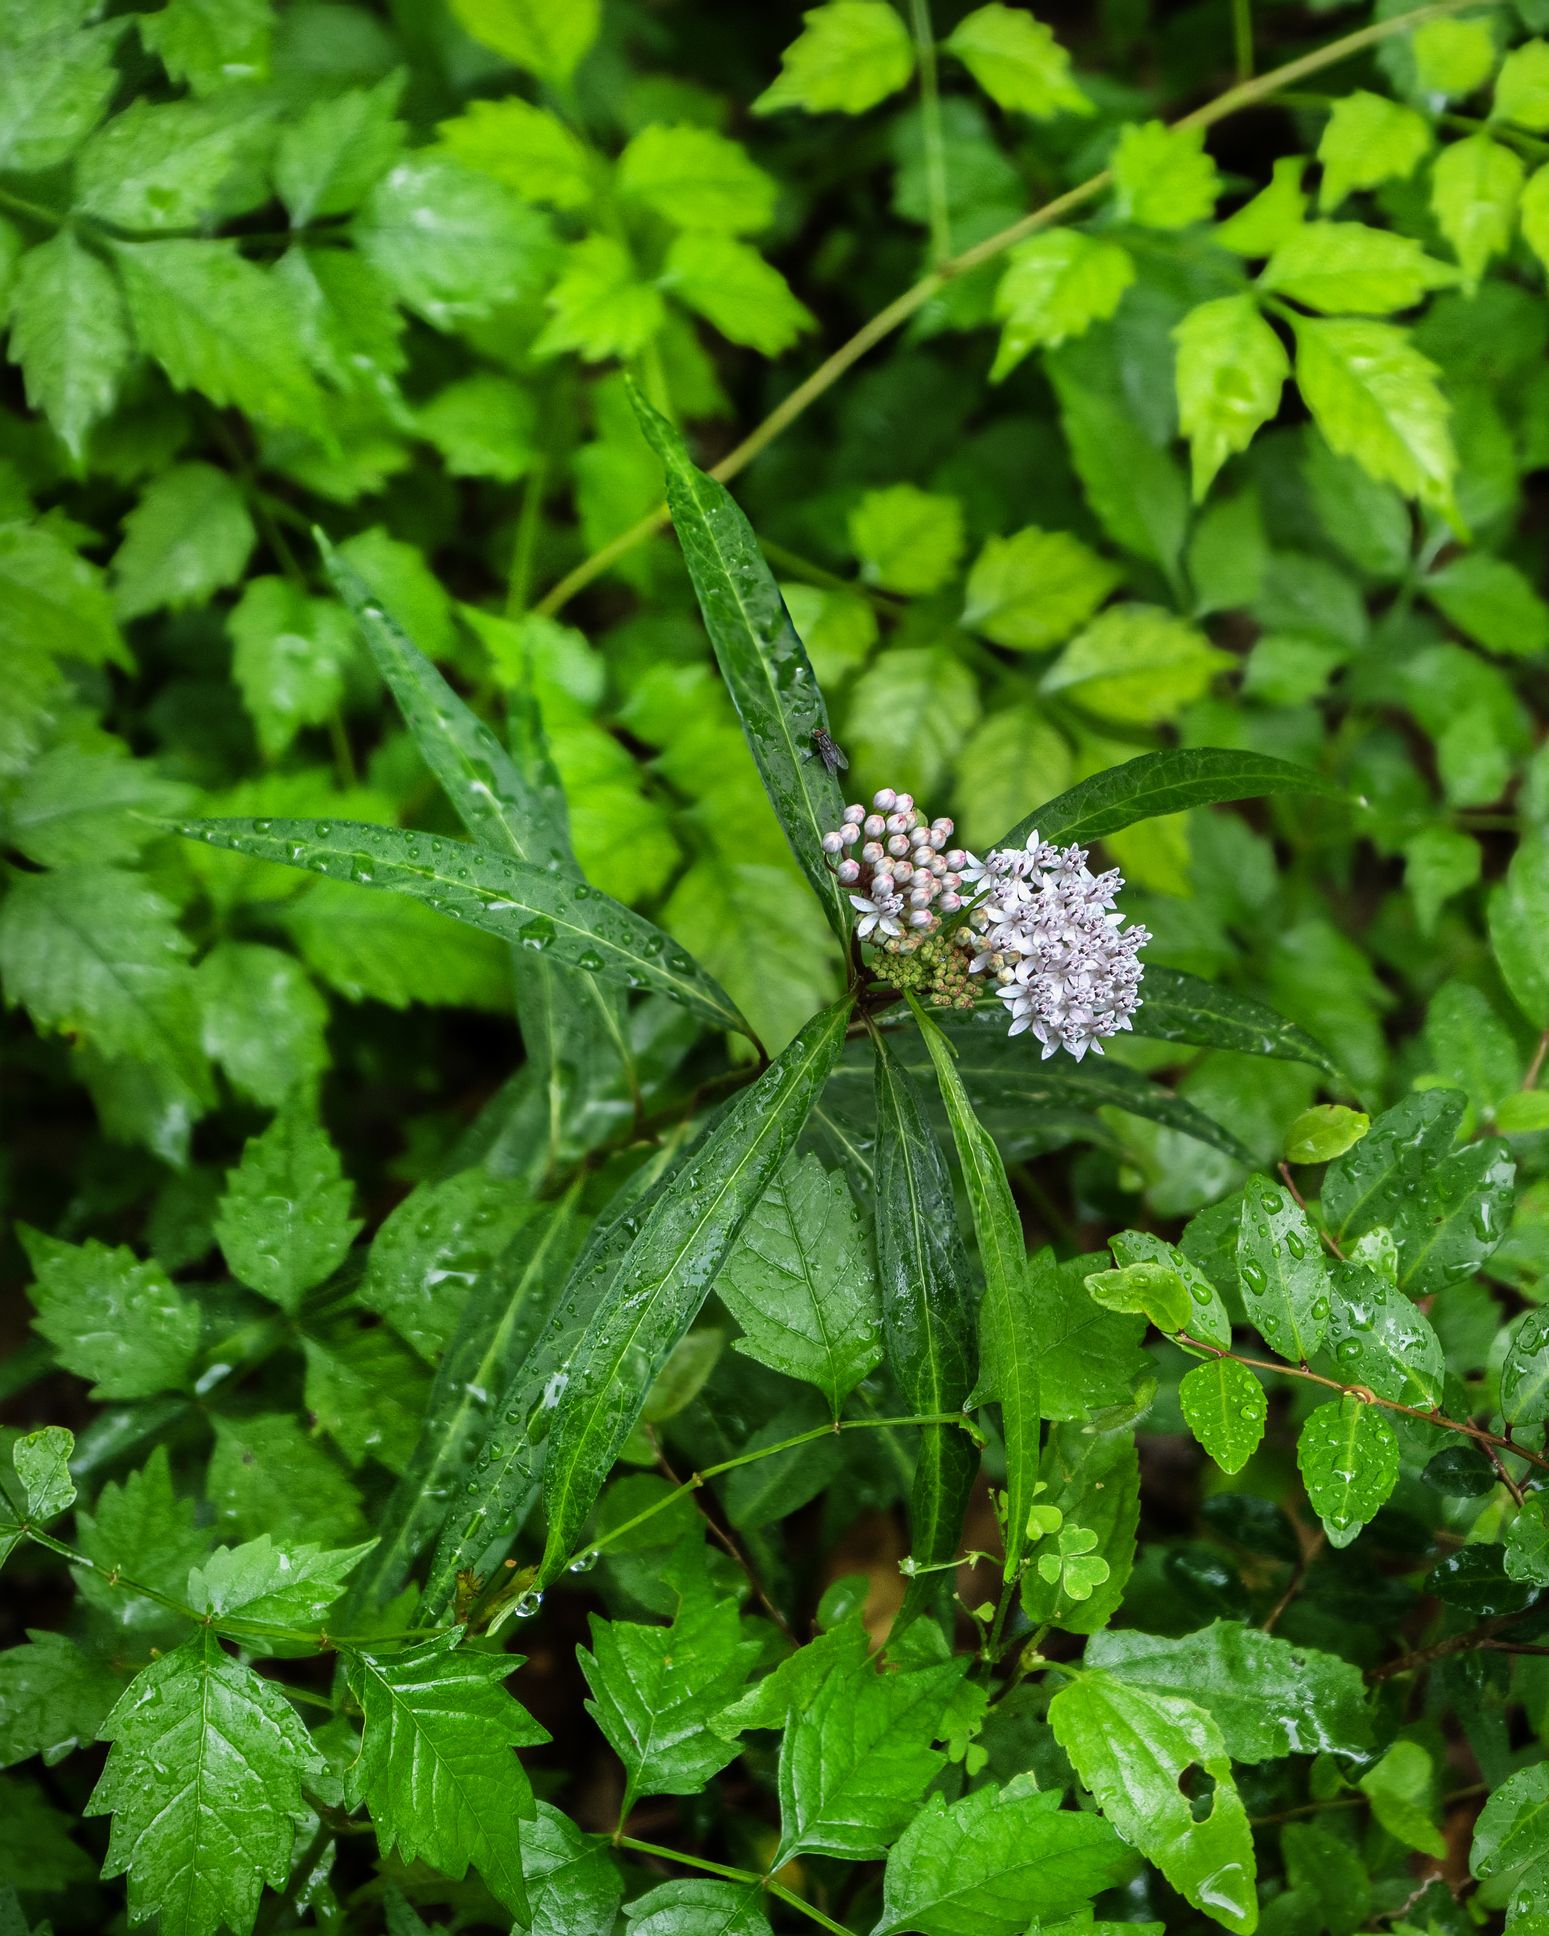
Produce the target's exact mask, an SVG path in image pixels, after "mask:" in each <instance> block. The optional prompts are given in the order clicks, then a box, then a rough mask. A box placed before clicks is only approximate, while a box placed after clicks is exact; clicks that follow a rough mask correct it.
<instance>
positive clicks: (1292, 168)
mask: <svg viewBox="0 0 1549 1936" xmlns="http://www.w3.org/2000/svg"><path fill="white" fill-rule="evenodd" d="M1306 172H1307V162H1306V158H1305V157H1304V156H1302V155H1279V156H1277V157H1276V159H1275V161H1274V162H1273V163H1272V164H1271V167H1270V174H1269V186H1268V187H1267V188H1261V189H1260V190H1259V192H1258V194H1256V195H1254V196H1251V197H1250V198H1249V199H1248V200H1247V201H1246V202H1244V203H1243V205H1242V207H1241V208H1239V209H1238V210H1237V211H1236V212H1235V214H1232V215H1228V216H1227V218H1226V220H1225V221H1224V222H1218V223H1217V224H1216V228H1215V241H1216V242H1217V243H1218V244H1219V246H1220V247H1221V248H1223V249H1230V250H1231V251H1232V253H1233V255H1242V256H1265V255H1273V253H1274V252H1275V250H1276V249H1277V248H1279V246H1280V244H1281V243H1282V242H1283V241H1284V240H1285V239H1286V237H1287V236H1288V235H1290V234H1292V233H1293V232H1294V231H1295V230H1296V229H1298V228H1300V227H1301V225H1302V222H1303V220H1304V219H1305V217H1306V214H1307V192H1306V190H1305V189H1304V188H1303V187H1302V176H1303V175H1305V174H1306Z"/></svg>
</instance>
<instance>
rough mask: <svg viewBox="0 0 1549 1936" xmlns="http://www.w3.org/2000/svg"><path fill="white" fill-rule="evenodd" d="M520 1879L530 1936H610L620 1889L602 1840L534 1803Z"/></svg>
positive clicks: (524, 1839)
mask: <svg viewBox="0 0 1549 1936" xmlns="http://www.w3.org/2000/svg"><path fill="white" fill-rule="evenodd" d="M522 1874H523V1876H524V1877H525V1878H526V1881H527V1901H528V1907H529V1909H530V1910H531V1913H532V1936H613V1932H614V1928H615V1926H616V1924H617V1921H618V1907H619V1898H620V1896H621V1895H622V1894H623V1892H624V1884H623V1880H622V1878H621V1877H620V1875H619V1872H618V1869H617V1868H616V1867H615V1865H614V1862H613V1859H612V1853H611V1851H610V1849H609V1847H608V1844H607V1841H606V1838H604V1837H603V1836H600V1835H583V1834H582V1833H581V1831H580V1829H578V1828H577V1827H576V1825H575V1823H574V1822H572V1821H571V1820H570V1818H569V1817H568V1816H566V1815H562V1814H561V1813H560V1812H559V1810H558V1809H557V1808H553V1807H551V1806H550V1805H549V1803H548V1802H539V1803H538V1812H537V1814H536V1815H535V1816H534V1818H533V1819H532V1821H530V1822H524V1823H523V1824H522ZM640 1900H644V1898H641V1899H640Z"/></svg>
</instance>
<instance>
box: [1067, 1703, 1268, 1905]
mask: <svg viewBox="0 0 1549 1936" xmlns="http://www.w3.org/2000/svg"><path fill="white" fill-rule="evenodd" d="M1049 1725H1050V1726H1051V1727H1052V1728H1053V1730H1054V1735H1055V1739H1056V1740H1057V1741H1058V1742H1059V1744H1060V1746H1061V1747H1062V1748H1063V1749H1064V1750H1065V1752H1066V1753H1067V1754H1068V1755H1069V1756H1070V1758H1071V1760H1072V1761H1073V1762H1074V1763H1075V1768H1076V1773H1077V1774H1078V1775H1079V1776H1080V1777H1081V1780H1082V1782H1083V1784H1084V1785H1085V1786H1086V1787H1087V1788H1088V1789H1089V1790H1090V1791H1091V1793H1092V1795H1093V1796H1094V1797H1095V1798H1096V1800H1097V1803H1098V1806H1099V1807H1100V1808H1101V1809H1102V1811H1103V1813H1104V1814H1105V1815H1106V1816H1107V1817H1108V1820H1109V1821H1110V1822H1111V1823H1112V1824H1113V1826H1114V1827H1115V1828H1116V1829H1117V1830H1118V1832H1119V1833H1120V1835H1122V1836H1123V1837H1124V1839H1125V1841H1126V1842H1129V1843H1130V1844H1131V1845H1132V1846H1133V1847H1135V1848H1137V1849H1139V1850H1140V1852H1141V1854H1142V1855H1144V1856H1145V1857H1146V1858H1147V1860H1148V1861H1151V1862H1154V1863H1155V1864H1156V1866H1157V1867H1158V1868H1159V1869H1160V1870H1161V1872H1162V1874H1163V1875H1164V1876H1166V1878H1167V1880H1168V1881H1169V1882H1170V1883H1171V1884H1172V1885H1173V1887H1174V1888H1175V1889H1176V1890H1177V1891H1178V1893H1179V1894H1180V1895H1182V1896H1183V1897H1185V1898H1186V1899H1187V1900H1188V1901H1189V1902H1191V1903H1192V1904H1193V1905H1194V1907H1195V1908H1196V1909H1200V1910H1202V1911H1203V1912H1204V1913H1205V1914H1206V1915H1207V1916H1209V1917H1211V1918H1212V1920H1213V1921H1215V1922H1218V1923H1220V1924H1222V1925H1223V1926H1224V1927H1225V1928H1227V1929H1230V1930H1236V1931H1239V1932H1241V1936H1252V1931H1253V1930H1254V1929H1256V1928H1257V1927H1258V1902H1257V1897H1256V1892H1255V1880H1256V1874H1257V1866H1256V1863H1255V1860H1254V1853H1253V1835H1252V1831H1251V1830H1250V1828H1249V1827H1248V1817H1247V1814H1246V1812H1245V1810H1244V1808H1243V1805H1242V1799H1241V1797H1240V1796H1239V1794H1238V1792H1237V1784H1236V1783H1235V1782H1234V1781H1233V1779H1232V1767H1231V1762H1230V1760H1229V1759H1228V1757H1227V1751H1226V1743H1225V1742H1224V1741H1223V1739H1222V1737H1221V1731H1220V1729H1219V1728H1218V1727H1217V1726H1216V1723H1215V1722H1214V1720H1212V1718H1211V1717H1210V1715H1209V1714H1208V1713H1207V1712H1206V1711H1205V1709H1204V1708H1202V1707H1199V1706H1197V1705H1196V1704H1195V1703H1194V1702H1193V1701H1190V1700H1185V1699H1184V1698H1183V1697H1182V1696H1180V1695H1177V1694H1160V1693H1155V1692H1152V1691H1151V1690H1150V1689H1142V1688H1138V1687H1129V1686H1126V1685H1125V1684H1124V1683H1123V1682H1122V1681H1119V1680H1116V1679H1114V1678H1113V1676H1112V1675H1110V1674H1106V1673H1102V1672H1099V1671H1095V1670H1094V1671H1092V1672H1086V1673H1083V1674H1082V1675H1081V1678H1080V1679H1079V1680H1077V1681H1074V1682H1072V1683H1071V1684H1069V1685H1068V1686H1065V1687H1062V1688H1061V1689H1060V1690H1059V1692H1058V1693H1057V1694H1056V1695H1055V1697H1054V1699H1053V1700H1052V1701H1051V1702H1050V1703H1049ZM1196 1766H1198V1767H1200V1768H1202V1769H1203V1770H1204V1772H1205V1774H1206V1775H1208V1776H1209V1777H1210V1780H1211V1782H1212V1784H1213V1786H1212V1788H1211V1789H1210V1791H1209V1804H1208V1807H1206V1806H1205V1805H1204V1803H1203V1801H1202V1800H1201V1801H1197V1802H1194V1803H1192V1804H1191V1801H1190V1797H1189V1795H1188V1794H1186V1793H1185V1792H1184V1791H1183V1789H1182V1787H1181V1785H1180V1784H1181V1781H1182V1778H1183V1776H1184V1775H1185V1773H1186V1771H1187V1770H1189V1769H1191V1768H1193V1767H1196ZM1196 1816H1197V1819H1196Z"/></svg>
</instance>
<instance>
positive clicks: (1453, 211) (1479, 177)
mask: <svg viewBox="0 0 1549 1936" xmlns="http://www.w3.org/2000/svg"><path fill="white" fill-rule="evenodd" d="M1458 24H1461V23H1458ZM1526 178H1527V169H1526V167H1525V166H1524V164H1523V162H1522V160H1521V158H1520V157H1519V156H1518V155H1516V154H1514V153H1513V152H1512V150H1511V149H1510V148H1505V147H1502V145H1501V144H1500V142H1498V141H1491V140H1490V138H1489V137H1488V135H1483V134H1477V135H1470V136H1469V137H1468V139H1467V140H1466V141H1454V142H1451V143H1450V144H1449V145H1448V146H1447V147H1445V148H1443V149H1442V151H1441V153H1440V154H1439V155H1438V156H1437V157H1436V165H1435V167H1434V168H1433V170H1432V172H1431V209H1432V212H1433V213H1434V215H1435V217H1436V221H1437V225H1438V226H1439V227H1440V229H1441V232H1442V234H1443V235H1444V236H1445V237H1446V238H1447V240H1448V242H1450V243H1451V245H1452V249H1453V253H1454V254H1455V255H1456V256H1457V259H1458V261H1459V263H1460V264H1461V265H1462V270H1463V287H1464V289H1465V290H1466V291H1467V292H1468V293H1470V294H1472V293H1473V291H1474V290H1475V289H1477V288H1478V286H1479V278H1480V276H1481V275H1483V273H1484V268H1485V264H1486V263H1487V262H1488V261H1489V260H1490V258H1491V256H1492V255H1499V254H1500V253H1502V251H1504V250H1505V249H1508V248H1510V246H1511V238H1512V235H1513V233H1514V232H1515V229H1516V224H1517V201H1518V198H1519V197H1520V195H1521V193H1522V184H1523V182H1524V181H1525V180H1526Z"/></svg>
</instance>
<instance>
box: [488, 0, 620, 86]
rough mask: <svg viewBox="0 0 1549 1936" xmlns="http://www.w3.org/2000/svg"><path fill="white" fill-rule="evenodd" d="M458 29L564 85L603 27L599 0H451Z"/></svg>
mask: <svg viewBox="0 0 1549 1936" xmlns="http://www.w3.org/2000/svg"><path fill="white" fill-rule="evenodd" d="M452 12H453V14H454V15H455V17H456V19H457V21H458V23H459V25H461V26H462V27H464V28H466V29H467V31H468V32H469V33H470V34H472V36H473V37H474V39H475V40H477V41H480V42H481V43H482V44H483V45H484V46H486V47H490V48H493V49H494V51H495V52H496V53H497V54H502V55H504V57H505V58H506V59H507V60H508V61H511V62H512V63H513V64H514V65H515V66H517V67H524V68H526V70H527V72H528V73H529V74H535V75H536V76H537V77H538V79H539V80H540V81H547V82H549V83H550V85H554V84H556V83H557V84H563V83H565V82H567V81H568V80H569V79H570V77H571V75H572V74H574V73H575V71H576V69H577V68H578V67H579V66H580V64H581V61H582V59H583V58H584V56H585V55H586V53H587V52H588V50H589V49H590V48H591V45H592V43H593V41H595V40H596V38H597V32H598V29H599V27H600V26H601V25H602V0H452Z"/></svg>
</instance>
